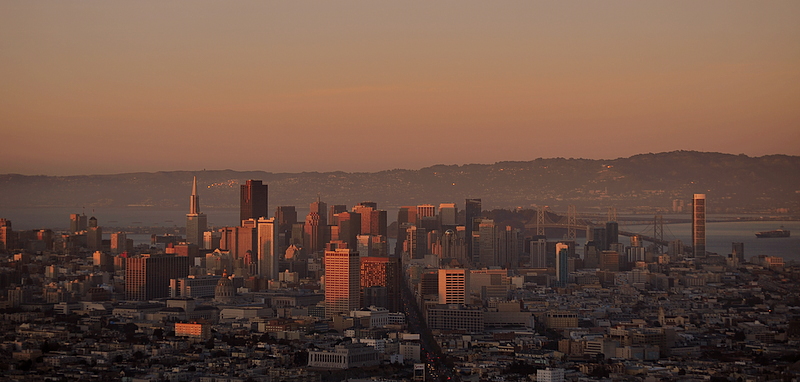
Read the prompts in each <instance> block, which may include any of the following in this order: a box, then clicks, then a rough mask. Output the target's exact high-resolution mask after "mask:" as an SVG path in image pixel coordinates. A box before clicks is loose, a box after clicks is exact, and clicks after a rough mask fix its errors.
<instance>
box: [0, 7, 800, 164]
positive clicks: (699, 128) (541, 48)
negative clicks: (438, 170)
mask: <svg viewBox="0 0 800 382" xmlns="http://www.w3.org/2000/svg"><path fill="white" fill-rule="evenodd" d="M798 20H800V1H796V0H789V1H758V2H756V1H736V0H725V1H647V2H642V1H557V2H552V1H551V2H538V1H505V2H486V1H436V2H427V1H425V2H423V1H398V2H383V1H377V2H376V1H330V2H328V1H325V2H323V1H315V2H309V1H286V2H271V1H236V2H220V1H203V0H199V1H169V2H163V1H112V2H108V1H79V2H50V1H4V2H0V142H2V143H3V144H2V149H0V173H20V174H28V175H78V174H113V173H123V172H136V171H147V172H152V171H171V170H202V169H208V170H212V169H234V170H243V171H244V170H264V171H270V172H300V171H337V170H340V171H380V170H385V169H393V168H406V169H417V168H421V167H425V166H430V165H434V164H469V163H494V162H498V161H506V160H514V161H526V160H533V159H536V158H540V157H541V158H551V157H567V158H590V159H613V158H619V157H627V156H631V155H635V154H639V153H648V152H664V151H673V150H698V151H714V152H725V153H732V154H740V153H744V154H747V155H750V156H761V155H768V154H788V155H800V22H798Z"/></svg>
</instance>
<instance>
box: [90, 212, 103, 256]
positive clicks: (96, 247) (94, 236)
mask: <svg viewBox="0 0 800 382" xmlns="http://www.w3.org/2000/svg"><path fill="white" fill-rule="evenodd" d="M86 248H89V250H90V251H102V250H103V229H102V228H100V227H99V226H98V225H97V218H96V217H94V216H92V217H90V218H89V226H88V227H86Z"/></svg>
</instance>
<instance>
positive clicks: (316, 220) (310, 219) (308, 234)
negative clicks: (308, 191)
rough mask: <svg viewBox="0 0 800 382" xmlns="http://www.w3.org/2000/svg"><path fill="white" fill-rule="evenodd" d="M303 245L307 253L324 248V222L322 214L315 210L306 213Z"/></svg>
mask: <svg viewBox="0 0 800 382" xmlns="http://www.w3.org/2000/svg"><path fill="white" fill-rule="evenodd" d="M303 240H304V243H303V246H304V247H306V251H307V252H308V253H309V254H312V253H316V252H318V251H321V250H323V249H324V248H325V224H323V222H322V216H320V214H319V213H317V212H310V213H309V214H308V215H306V223H305V225H304V226H303Z"/></svg>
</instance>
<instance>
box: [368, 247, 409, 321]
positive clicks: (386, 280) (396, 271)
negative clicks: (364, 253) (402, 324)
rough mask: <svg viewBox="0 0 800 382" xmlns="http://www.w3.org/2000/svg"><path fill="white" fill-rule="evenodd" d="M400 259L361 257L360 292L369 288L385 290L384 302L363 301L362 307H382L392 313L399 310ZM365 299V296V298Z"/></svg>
mask: <svg viewBox="0 0 800 382" xmlns="http://www.w3.org/2000/svg"><path fill="white" fill-rule="evenodd" d="M399 277H400V258H397V257H361V281H360V283H361V290H362V291H365V290H366V289H367V288H370V287H384V288H386V300H385V301H377V302H376V301H368V300H369V299H366V298H365V300H364V306H365V307H367V306H369V305H370V304H372V305H375V306H382V307H384V308H386V309H389V310H390V311H392V312H396V311H398V310H399V300H400V279H399ZM365 297H366V296H365Z"/></svg>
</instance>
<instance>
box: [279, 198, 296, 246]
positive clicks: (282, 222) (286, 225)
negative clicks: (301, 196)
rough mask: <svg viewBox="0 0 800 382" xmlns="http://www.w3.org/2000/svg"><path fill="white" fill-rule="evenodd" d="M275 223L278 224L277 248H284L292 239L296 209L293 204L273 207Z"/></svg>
mask: <svg viewBox="0 0 800 382" xmlns="http://www.w3.org/2000/svg"><path fill="white" fill-rule="evenodd" d="M275 223H276V224H277V225H278V236H279V239H278V240H279V241H280V246H279V250H286V248H288V247H289V242H290V241H291V239H292V225H293V224H294V223H297V210H296V209H295V208H294V206H279V207H278V208H276V209H275Z"/></svg>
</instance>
